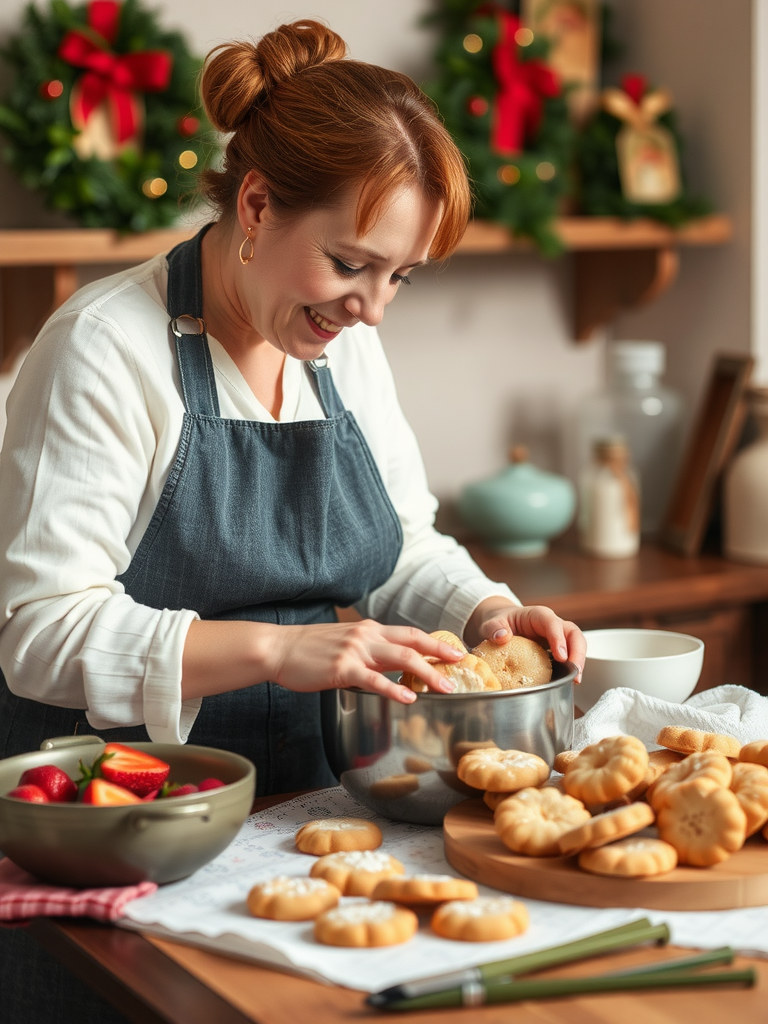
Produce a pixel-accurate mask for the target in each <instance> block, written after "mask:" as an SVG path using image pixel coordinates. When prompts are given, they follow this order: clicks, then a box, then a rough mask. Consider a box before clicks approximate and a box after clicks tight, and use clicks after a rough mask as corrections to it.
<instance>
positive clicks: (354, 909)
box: [315, 902, 419, 947]
mask: <svg viewBox="0 0 768 1024" xmlns="http://www.w3.org/2000/svg"><path fill="white" fill-rule="evenodd" d="M418 927H419V919H418V918H417V917H416V915H415V914H414V912H413V911H412V910H408V909H407V908H406V907H398V906H397V905H396V904H394V903H381V902H376V903H350V904H348V905H347V906H345V907H336V908H335V909H333V910H329V911H327V912H326V913H325V914H321V915H320V916H319V917H318V918H317V919H316V920H315V939H316V940H317V941H318V942H322V943H323V944H324V945H326V946H359V947H364V946H397V945H398V944H399V943H401V942H407V941H408V939H411V938H413V936H414V935H415V934H416V931H417V929H418Z"/></svg>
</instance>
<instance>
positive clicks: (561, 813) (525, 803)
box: [493, 786, 590, 857]
mask: <svg viewBox="0 0 768 1024" xmlns="http://www.w3.org/2000/svg"><path fill="white" fill-rule="evenodd" d="M589 817H590V814H589V811H588V810H587V809H586V807H585V806H584V804H583V803H582V802H581V801H580V800H575V799H574V798H573V797H572V796H568V795H567V794H565V793H561V792H560V791H559V790H558V789H556V788H555V787H554V786H545V787H544V788H543V789H532V788H531V789H521V790H520V792H519V793H515V794H514V795H513V796H510V797H509V798H508V799H506V800H505V801H504V802H503V804H502V805H500V806H499V807H498V808H497V809H496V813H495V814H494V816H493V827H494V828H495V829H496V834H497V835H498V837H499V839H501V841H502V843H504V845H505V846H506V847H507V848H508V849H509V850H511V851H512V852H513V853H522V854H525V855H526V856H528V857H556V856H557V855H558V854H559V853H560V848H559V846H558V845H557V841H558V839H559V838H560V836H562V835H564V834H565V833H566V832H570V831H571V830H572V829H574V828H576V827H577V826H578V825H581V824H583V823H584V822H585V821H587V820H588V819H589Z"/></svg>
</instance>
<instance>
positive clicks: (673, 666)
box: [573, 629, 704, 711]
mask: <svg viewBox="0 0 768 1024" xmlns="http://www.w3.org/2000/svg"><path fill="white" fill-rule="evenodd" d="M584 636H585V637H586V638H587V660H586V663H585V665H584V675H583V678H582V681H581V683H580V685H579V686H576V687H574V691H573V700H574V703H575V704H576V706H577V707H578V708H580V709H581V710H582V711H588V710H589V709H590V708H591V707H592V706H593V705H594V704H596V703H597V702H598V700H599V699H600V698H601V697H602V695H603V694H604V693H605V692H606V690H611V689H613V688H614V687H616V686H627V687H629V688H630V689H632V690H639V691H640V692H641V693H645V694H647V695H648V696H649V697H659V698H660V699H661V700H667V701H671V702H672V703H673V704H682V702H683V701H684V700H686V699H687V698H688V697H690V695H691V694H692V693H693V691H694V689H695V688H696V683H697V682H698V681H699V676H700V675H701V666H702V664H703V661H704V641H703V640H699V639H698V637H695V636H689V635H688V634H687V633H671V632H668V631H667V630H665V629H588V630H585V631H584Z"/></svg>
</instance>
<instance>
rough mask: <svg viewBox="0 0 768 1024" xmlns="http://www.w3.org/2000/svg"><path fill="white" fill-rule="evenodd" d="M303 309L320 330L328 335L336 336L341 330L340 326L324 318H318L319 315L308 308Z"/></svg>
mask: <svg viewBox="0 0 768 1024" xmlns="http://www.w3.org/2000/svg"><path fill="white" fill-rule="evenodd" d="M304 308H305V309H306V311H307V315H308V316H309V318H310V319H311V320H314V322H315V323H316V324H317V326H318V327H319V328H320V329H321V330H323V331H327V332H328V333H329V334H338V333H339V331H340V330H341V325H340V324H335V323H334V322H333V320H326V319H325V317H324V316H320V314H319V313H317V312H316V311H315V310H314V309H312V308H311V307H310V306H305V307H304Z"/></svg>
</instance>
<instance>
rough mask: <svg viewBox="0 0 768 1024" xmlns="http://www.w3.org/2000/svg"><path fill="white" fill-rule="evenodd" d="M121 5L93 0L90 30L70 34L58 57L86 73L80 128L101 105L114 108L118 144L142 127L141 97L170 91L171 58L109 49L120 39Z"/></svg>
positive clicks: (75, 103) (79, 110)
mask: <svg viewBox="0 0 768 1024" xmlns="http://www.w3.org/2000/svg"><path fill="white" fill-rule="evenodd" d="M119 20H120V4H119V3H118V2H117V0H91V3H89V4H88V29H87V30H83V29H72V30H71V31H70V32H67V34H66V35H65V36H64V38H63V39H62V41H61V45H60V46H59V56H60V57H61V58H62V59H63V60H65V61H66V62H67V63H68V64H71V65H72V66H73V67H76V68H85V69H86V72H85V74H84V75H83V76H82V78H81V79H80V81H79V83H78V85H79V92H78V95H77V98H76V100H74V101H73V106H74V107H75V108H76V114H77V117H78V120H80V122H81V123H82V124H85V122H86V121H87V120H88V118H89V117H90V115H91V114H92V112H93V111H94V109H95V108H96V107H97V106H98V105H99V104H100V103H101V101H102V100H103V99H105V98H106V99H108V100H109V103H110V106H111V108H112V115H113V120H114V125H115V137H116V139H117V141H118V143H122V142H125V141H126V139H130V138H132V137H133V136H134V135H135V134H136V132H137V130H138V126H139V123H140V108H139V106H138V101H137V97H136V93H137V92H162V91H163V90H164V89H167V88H168V83H169V81H170V78H171V66H172V64H173V58H172V56H171V54H170V53H168V52H167V51H165V50H145V51H143V52H142V53H128V54H125V55H122V54H117V53H113V52H112V51H111V50H110V49H109V47H110V46H111V45H112V44H113V43H114V41H115V38H116V36H117V24H118V21H119Z"/></svg>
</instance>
